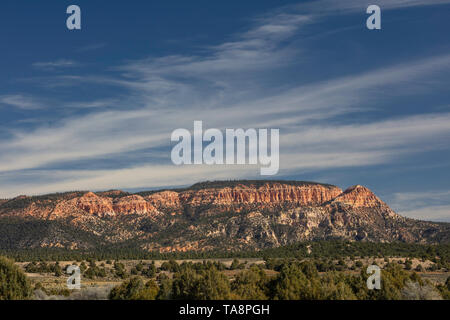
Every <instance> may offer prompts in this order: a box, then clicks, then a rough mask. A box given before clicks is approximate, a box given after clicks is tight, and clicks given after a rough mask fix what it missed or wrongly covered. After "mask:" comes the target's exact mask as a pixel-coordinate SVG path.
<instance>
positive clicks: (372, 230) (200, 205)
mask: <svg viewBox="0 0 450 320" xmlns="http://www.w3.org/2000/svg"><path fill="white" fill-rule="evenodd" d="M7 218H15V219H16V220H15V221H16V222H15V223H17V219H18V221H22V222H21V223H25V222H26V223H30V221H33V223H36V221H38V222H39V223H41V222H42V223H44V225H46V223H50V221H54V223H53V224H51V225H52V229H51V234H52V237H51V238H50V239H51V240H49V236H48V235H47V236H46V232H50V231H46V232H43V235H42V237H44V238H45V239H44V238H43V239H40V238H39V237H37V239H34V240H33V239H31V240H29V241H28V242H27V243H30V241H31V243H32V244H31V246H54V245H56V244H57V246H59V247H67V248H83V247H94V246H96V245H98V244H99V243H102V244H103V245H107V246H108V245H110V246H114V245H119V244H123V243H128V244H130V243H131V244H133V245H134V246H137V247H140V248H143V249H146V250H159V251H162V252H167V251H186V250H209V249H218V248H222V249H249V248H264V247H273V246H279V245H284V244H289V243H294V242H298V241H302V240H314V239H327V238H336V237H338V238H345V239H354V240H369V241H408V242H439V241H448V237H449V232H448V231H449V230H450V229H449V227H448V225H443V224H435V223H430V222H420V221H414V220H410V219H406V218H403V217H401V216H399V215H397V214H396V213H395V212H394V211H392V210H391V209H390V208H389V206H388V205H387V204H386V203H384V202H383V201H382V200H380V199H379V198H378V197H377V196H376V195H375V194H373V193H372V192H371V191H370V190H369V189H367V188H365V187H363V186H360V185H356V186H353V187H350V188H348V189H347V190H345V191H342V190H341V189H340V188H338V187H336V186H332V185H325V184H318V183H310V182H298V181H290V182H289V181H285V182H283V181H280V182H269V181H238V182H214V183H201V184H197V185H194V186H192V187H191V188H187V189H184V190H169V191H160V192H142V193H138V194H129V193H126V192H123V191H108V192H100V193H93V192H72V193H65V194H54V195H47V196H39V197H26V196H21V197H17V198H15V199H11V200H4V201H1V202H0V219H3V221H9V220H5V219H7ZM0 223H1V221H0ZM5 223H9V222H5ZM39 225H40V226H41V227H42V224H39ZM55 226H58V227H55ZM55 228H56V229H55ZM58 228H60V229H58ZM65 228H70V230H72V231H71V232H70V234H71V236H70V237H69V236H68V234H69V232H68V231H67V229H65ZM8 230H9V229H8V228H6V233H7V232H8ZM77 232H79V233H80V234H81V235H82V237H81V236H80V239H77V237H76V236H75V237H74V236H73V234H74V233H75V234H76V233H77ZM15 236H16V237H17V235H15ZM4 237H6V238H7V235H4ZM20 243H23V241H21V242H20ZM52 243H53V244H52ZM28 245H29V244H28ZM1 246H2V238H1V236H0V247H1Z"/></svg>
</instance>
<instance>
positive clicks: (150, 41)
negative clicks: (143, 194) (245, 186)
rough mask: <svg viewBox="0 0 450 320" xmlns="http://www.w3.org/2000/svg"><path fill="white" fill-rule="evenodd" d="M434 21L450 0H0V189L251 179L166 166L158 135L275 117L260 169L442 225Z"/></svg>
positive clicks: (443, 87) (445, 78)
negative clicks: (363, 194) (275, 159)
mask: <svg viewBox="0 0 450 320" xmlns="http://www.w3.org/2000/svg"><path fill="white" fill-rule="evenodd" d="M71 4H77V5H79V6H80V7H81V10H82V30H80V31H69V30H67V28H66V25H65V21H66V17H67V14H66V13H65V11H66V8H67V7H68V6H69V5H71ZM369 4H378V5H379V6H380V7H381V10H382V30H374V31H370V30H368V29H367V28H366V19H367V17H368V15H367V14H366V13H365V11H366V8H367V6H368V5H369ZM449 17H450V0H410V1H408V0H390V1H371V2H366V1H360V0H346V1H344V0H342V1H329V0H318V1H295V2H294V1H220V2H219V1H100V0H90V1H84V0H79V1H75V2H73V1H62V0H58V1H50V0H49V1H45V2H43V1H42V2H41V1H40V2H37V1H25V0H14V1H12V0H11V1H10V0H4V1H2V9H1V10H0V37H1V39H2V40H3V41H2V43H3V48H2V50H1V51H0V70H1V72H0V84H1V87H0V115H1V117H0V198H8V197H14V196H17V195H19V194H43V193H49V192H56V191H67V190H88V189H89V190H105V189H128V190H141V189H150V188H156V187H167V186H181V185H189V184H192V183H195V182H198V181H203V180H213V179H238V178H261V177H260V176H259V170H258V168H255V167H252V166H200V165H197V166H181V167H175V166H174V165H172V163H171V161H170V150H171V143H170V134H171V132H172V131H173V130H175V129H177V128H187V129H191V128H192V126H193V121H194V120H202V121H203V124H204V127H205V128H220V129H224V128H279V129H280V172H279V173H278V175H277V176H273V177H271V178H274V179H299V180H312V181H319V182H326V183H332V184H335V185H338V186H340V187H341V188H343V189H345V188H347V187H349V186H351V185H354V184H362V185H365V186H367V187H369V188H370V189H371V190H373V191H374V192H375V193H376V194H377V195H379V196H380V197H381V198H382V199H383V200H385V201H386V202H387V203H388V204H389V205H391V206H392V207H393V208H394V209H395V210H397V211H398V212H399V213H401V214H403V215H406V216H410V217H414V218H421V219H427V220H437V221H450V170H449V169H450V161H449V160H450V147H449V143H448V141H449V139H450V90H449V89H448V88H449V85H450V73H449V71H450V41H449V37H448V30H450V20H449V19H448V18H449Z"/></svg>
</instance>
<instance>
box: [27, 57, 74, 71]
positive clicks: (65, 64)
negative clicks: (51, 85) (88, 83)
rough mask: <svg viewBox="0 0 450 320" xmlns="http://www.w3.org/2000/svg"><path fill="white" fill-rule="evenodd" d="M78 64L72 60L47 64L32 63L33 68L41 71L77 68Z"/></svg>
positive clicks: (48, 62) (61, 60) (60, 60)
mask: <svg viewBox="0 0 450 320" xmlns="http://www.w3.org/2000/svg"><path fill="white" fill-rule="evenodd" d="M79 65H80V64H79V63H78V62H76V61H73V60H68V59H59V60H55V61H47V62H35V63H33V67H34V68H38V69H42V70H55V69H62V68H71V67H77V66H79Z"/></svg>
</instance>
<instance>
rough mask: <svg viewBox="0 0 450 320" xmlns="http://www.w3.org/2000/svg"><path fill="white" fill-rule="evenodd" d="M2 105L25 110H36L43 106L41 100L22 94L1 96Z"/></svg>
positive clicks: (0, 103) (0, 102)
mask: <svg viewBox="0 0 450 320" xmlns="http://www.w3.org/2000/svg"><path fill="white" fill-rule="evenodd" d="M1 105H4V106H9V107H13V108H18V109H23V110H35V109H41V108H42V107H43V105H42V103H41V102H39V101H37V100H36V99H33V98H31V97H28V96H26V95H22V94H13V95H3V96H0V107H1Z"/></svg>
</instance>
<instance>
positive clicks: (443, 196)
mask: <svg viewBox="0 0 450 320" xmlns="http://www.w3.org/2000/svg"><path fill="white" fill-rule="evenodd" d="M391 205H392V207H393V208H394V209H396V210H398V212H399V213H400V214H402V215H404V216H407V217H410V218H414V219H421V220H434V221H446V222H450V190H433V191H430V190H424V191H422V192H401V193H394V195H393V199H392V201H391Z"/></svg>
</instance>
